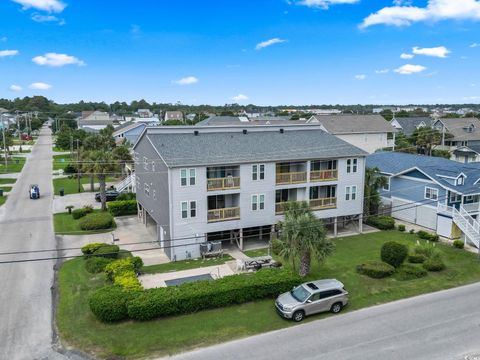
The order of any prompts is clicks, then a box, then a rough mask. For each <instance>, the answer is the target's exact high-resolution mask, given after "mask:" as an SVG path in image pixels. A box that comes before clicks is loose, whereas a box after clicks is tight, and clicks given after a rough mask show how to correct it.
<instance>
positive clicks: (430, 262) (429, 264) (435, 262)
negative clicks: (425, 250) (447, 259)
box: [423, 254, 445, 271]
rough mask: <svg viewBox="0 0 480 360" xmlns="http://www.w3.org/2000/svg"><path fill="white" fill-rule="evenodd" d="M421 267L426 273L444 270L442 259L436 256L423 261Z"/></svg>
mask: <svg viewBox="0 0 480 360" xmlns="http://www.w3.org/2000/svg"><path fill="white" fill-rule="evenodd" d="M423 267H424V268H425V270H428V271H442V270H444V269H445V264H444V263H443V261H442V258H441V257H440V256H439V255H438V254H437V255H435V256H432V257H430V258H428V259H427V260H425V262H424V263H423Z"/></svg>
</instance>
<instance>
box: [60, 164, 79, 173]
mask: <svg viewBox="0 0 480 360" xmlns="http://www.w3.org/2000/svg"><path fill="white" fill-rule="evenodd" d="M63 172H64V173H65V174H76V173H77V167H76V166H75V165H73V164H71V163H68V164H67V165H65V167H64V168H63Z"/></svg>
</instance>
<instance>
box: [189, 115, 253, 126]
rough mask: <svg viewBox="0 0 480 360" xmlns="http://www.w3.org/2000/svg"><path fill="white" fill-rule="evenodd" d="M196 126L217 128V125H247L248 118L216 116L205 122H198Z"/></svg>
mask: <svg viewBox="0 0 480 360" xmlns="http://www.w3.org/2000/svg"><path fill="white" fill-rule="evenodd" d="M195 125H196V126H219V125H227V126H233V125H248V118H247V117H245V116H218V115H213V116H210V117H208V118H206V119H205V120H202V121H199V122H198V123H196V124H195Z"/></svg>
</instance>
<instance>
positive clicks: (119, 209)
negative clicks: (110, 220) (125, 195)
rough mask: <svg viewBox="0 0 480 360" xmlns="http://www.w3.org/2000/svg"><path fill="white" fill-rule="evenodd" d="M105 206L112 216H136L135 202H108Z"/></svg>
mask: <svg viewBox="0 0 480 360" xmlns="http://www.w3.org/2000/svg"><path fill="white" fill-rule="evenodd" d="M107 206H108V211H110V213H111V214H112V215H113V216H123V215H135V214H137V200H123V201H110V202H109V203H108V204H107Z"/></svg>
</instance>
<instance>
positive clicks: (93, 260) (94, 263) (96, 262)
mask: <svg viewBox="0 0 480 360" xmlns="http://www.w3.org/2000/svg"><path fill="white" fill-rule="evenodd" d="M112 261H113V259H109V258H104V257H89V258H88V259H86V260H85V269H86V270H87V271H88V272H89V273H91V274H99V273H101V272H103V271H105V267H106V266H107V265H108V264H110V263H111V262H112Z"/></svg>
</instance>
